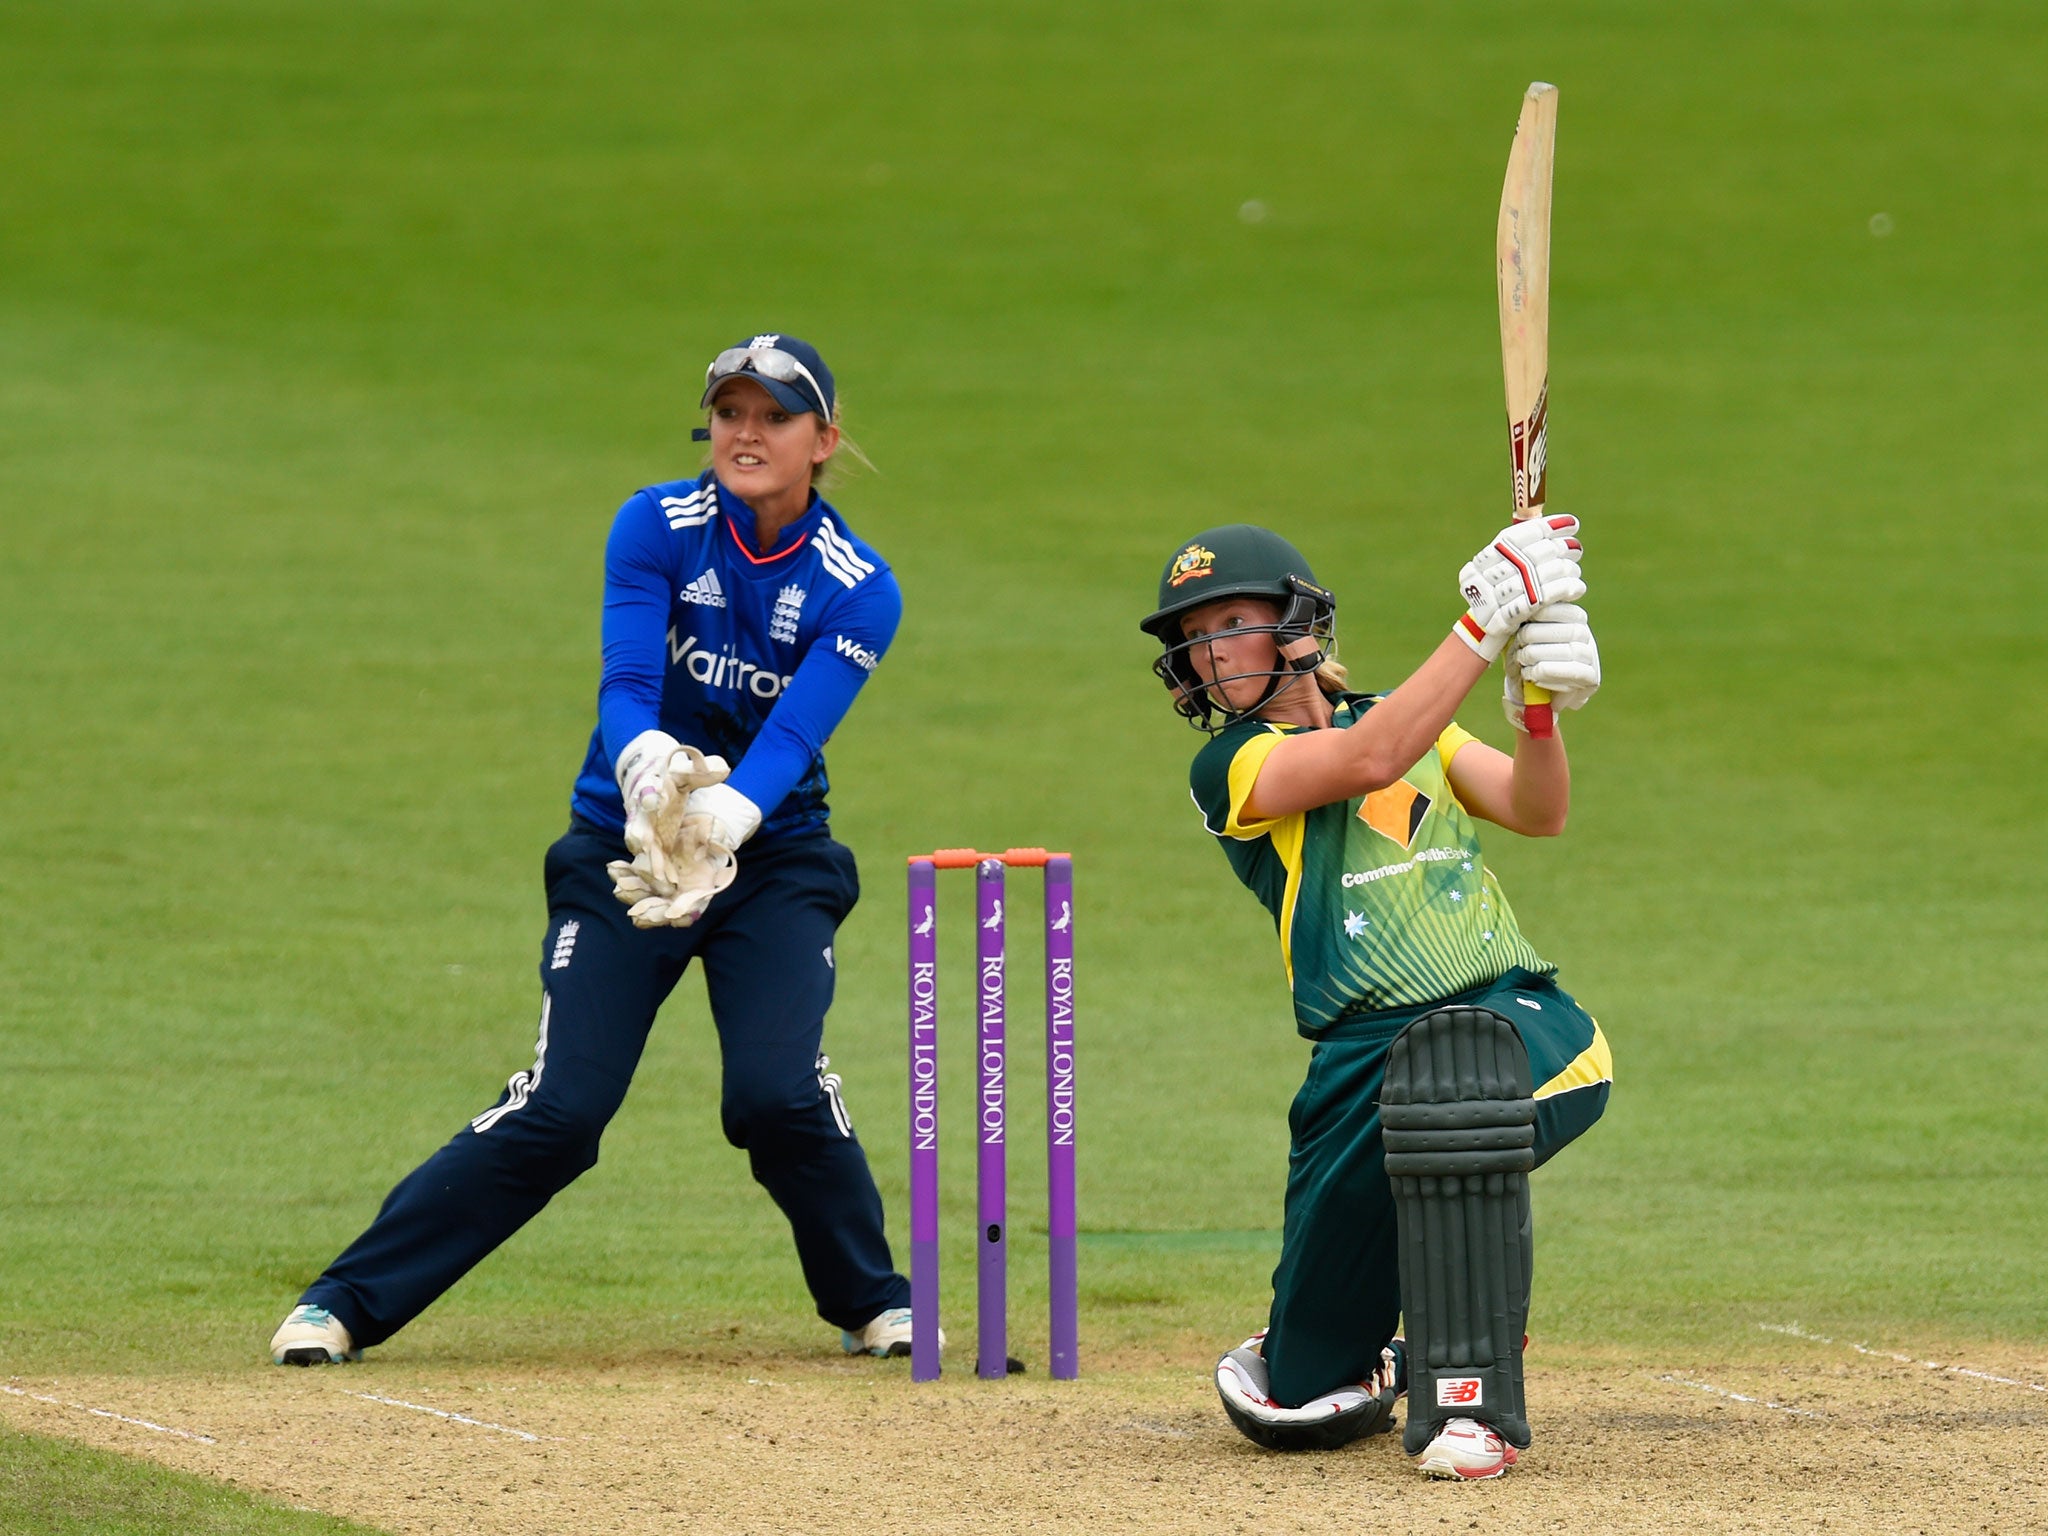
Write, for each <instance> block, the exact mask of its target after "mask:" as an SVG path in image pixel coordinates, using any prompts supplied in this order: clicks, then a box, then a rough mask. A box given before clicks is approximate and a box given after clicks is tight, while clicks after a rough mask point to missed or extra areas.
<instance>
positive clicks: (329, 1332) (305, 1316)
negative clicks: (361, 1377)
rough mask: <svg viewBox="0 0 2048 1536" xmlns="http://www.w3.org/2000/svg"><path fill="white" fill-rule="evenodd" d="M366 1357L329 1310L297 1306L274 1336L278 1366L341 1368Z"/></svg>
mask: <svg viewBox="0 0 2048 1536" xmlns="http://www.w3.org/2000/svg"><path fill="white" fill-rule="evenodd" d="M362 1358H363V1352H362V1351H361V1350H360V1349H357V1348H356V1346H355V1340H353V1339H351V1338H350V1337H349V1336H348V1330H347V1329H346V1328H344V1327H342V1326H341V1321H340V1319H338V1318H337V1317H335V1315H334V1314H333V1313H332V1312H330V1311H328V1310H327V1309H326V1308H325V1307H309V1306H303V1305H301V1306H296V1307H293V1308H292V1312H291V1316H289V1317H287V1318H286V1319H285V1320H284V1321H283V1322H281V1323H279V1324H278V1325H277V1332H276V1333H273V1334H272V1335H271V1336H270V1359H271V1362H272V1363H273V1364H276V1365H339V1364H341V1363H342V1361H344V1360H360V1359H362Z"/></svg>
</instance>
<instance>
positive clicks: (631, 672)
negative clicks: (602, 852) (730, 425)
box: [570, 470, 903, 837]
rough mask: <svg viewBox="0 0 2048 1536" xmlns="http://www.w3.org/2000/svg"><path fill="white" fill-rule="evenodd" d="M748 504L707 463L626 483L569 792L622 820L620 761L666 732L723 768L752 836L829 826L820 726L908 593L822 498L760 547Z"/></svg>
mask: <svg viewBox="0 0 2048 1536" xmlns="http://www.w3.org/2000/svg"><path fill="white" fill-rule="evenodd" d="M755 532H756V529H755V523H754V513H753V509H752V508H751V507H749V506H748V505H747V504H746V503H745V502H744V501H742V500H741V499H740V498H739V497H738V496H736V495H734V494H733V493H732V492H731V491H729V490H726V489H724V488H723V487H721V486H720V485H719V484H718V480H717V477H716V476H715V475H713V474H712V473H711V472H710V471H709V470H706V471H705V472H704V474H703V475H701V476H700V477H699V478H697V479H695V480H676V481H671V482H670V483H668V484H666V485H652V486H649V487H647V488H646V489H645V490H642V491H636V492H634V494H633V495H632V496H630V497H628V498H627V500H626V504H625V505H624V506H622V507H620V508H619V513H618V516H617V517H616V518H615V519H614V520H613V522H612V532H611V538H610V540H609V542H608V543H607V544H606V545H605V557H604V671H603V675H602V678H601V680H600V681H599V684H598V690H597V729H596V730H594V731H592V732H591V735H590V751H589V753H588V755H587V756H585V758H584V759H583V770H582V772H581V773H580V774H578V775H577V778H576V789H575V792H574V794H573V795H572V796H571V800H570V805H571V808H572V809H573V811H574V812H575V814H576V815H577V816H579V817H581V818H582V819H583V820H585V821H590V822H595V823H597V824H598V825H599V826H603V827H609V828H611V829H612V830H613V831H622V830H623V829H624V827H625V824H626V811H625V805H624V802H623V801H622V800H621V798H620V795H619V786H618V783H617V780H616V778H615V777H614V773H615V770H614V766H613V765H614V764H615V763H616V762H617V761H618V754H619V753H620V752H621V751H623V750H624V749H625V747H626V744H627V743H628V742H630V741H632V739H633V738H634V737H635V736H638V735H639V734H640V733H641V732H642V731H649V730H654V729H657V728H659V729H661V730H664V731H666V732H668V734H669V735H671V736H673V737H675V738H676V740H678V741H681V742H685V743H687V744H688V745H690V746H693V747H696V748H698V749H700V750H702V751H704V752H713V753H716V754H718V755H719V756H721V757H723V758H724V759H725V760H726V761H727V762H728V763H730V764H732V765H733V771H732V778H731V779H730V780H729V781H728V782H729V783H730V784H731V785H732V787H733V788H734V789H736V790H738V791H739V792H740V793H741V794H743V795H745V796H746V797H747V798H748V799H749V800H752V801H753V802H754V803H755V804H756V805H758V806H760V807H761V814H762V823H761V830H760V832H759V833H757V834H756V836H757V837H779V836H784V835H787V834H789V833H792V832H799V831H806V830H811V829H815V828H820V827H823V826H824V825H825V818H826V807H825V792H826V787H827V786H826V779H825V754H824V746H825V742H826V739H827V738H828V737H830V736H831V734H832V732H833V731H834V730H835V729H836V728H837V727H838V725H839V722H840V721H841V720H842V719H844V718H845V716H846V712H847V710H848V709H849V708H851V707H852V705H853V699H854V695H855V694H857V693H859V692H860V687H861V684H863V683H864V682H866V681H867V679H868V674H869V673H870V672H872V671H874V669H875V666H876V664H877V663H878V662H880V661H881V659H882V654H883V653H884V652H885V651H887V650H888V648H889V642H890V641H891V640H892V639H894V638H895V635H896V626H897V624H898V622H899V621H900V620H901V619H902V617H903V597H902V594H901V592H900V591H899V590H898V589H897V586H896V578H895V577H894V576H893V575H892V574H890V571H889V567H888V565H887V563H886V562H885V561H884V560H883V559H882V557H881V556H880V555H877V554H876V553H875V552H874V551H873V550H872V549H870V548H869V547H868V546H867V545H866V544H864V543H862V542H861V541H860V540H859V539H857V538H855V537H854V535H853V533H852V531H851V530H850V529H848V528H847V526H846V524H845V522H844V521H843V520H842V519H841V518H840V516H839V514H838V513H837V512H835V511H834V510H833V509H832V507H831V506H830V505H829V504H828V503H826V502H825V501H824V500H822V499H821V498H819V497H818V496H816V495H813V496H812V498H811V504H810V506H809V508H808V509H806V511H805V512H804V515H803V516H802V517H800V518H798V519H797V520H796V521H795V522H793V523H791V524H790V525H789V526H788V527H787V528H785V529H783V530H782V534H781V536H780V537H779V538H778V539H777V540H776V543H775V547H774V548H773V549H772V550H770V551H769V552H768V553H767V554H765V555H764V554H761V553H759V552H758V546H757V545H756V543H755Z"/></svg>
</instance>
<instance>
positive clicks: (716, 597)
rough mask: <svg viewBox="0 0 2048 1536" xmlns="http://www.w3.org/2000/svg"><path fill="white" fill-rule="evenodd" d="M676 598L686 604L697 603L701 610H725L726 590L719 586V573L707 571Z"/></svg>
mask: <svg viewBox="0 0 2048 1536" xmlns="http://www.w3.org/2000/svg"><path fill="white" fill-rule="evenodd" d="M676 596H677V597H678V598H680V599H682V601H684V602H686V603H695V604H697V605H698V606H699V607H700V608H723V607H724V606H725V588H723V587H721V586H720V585H719V584H718V572H716V571H709V570H708V571H706V572H705V573H704V574H703V575H702V576H699V577H698V578H697V579H696V580H695V581H693V582H691V583H690V584H689V585H688V586H686V587H684V588H683V590H682V591H680V592H678V593H677V594H676Z"/></svg>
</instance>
